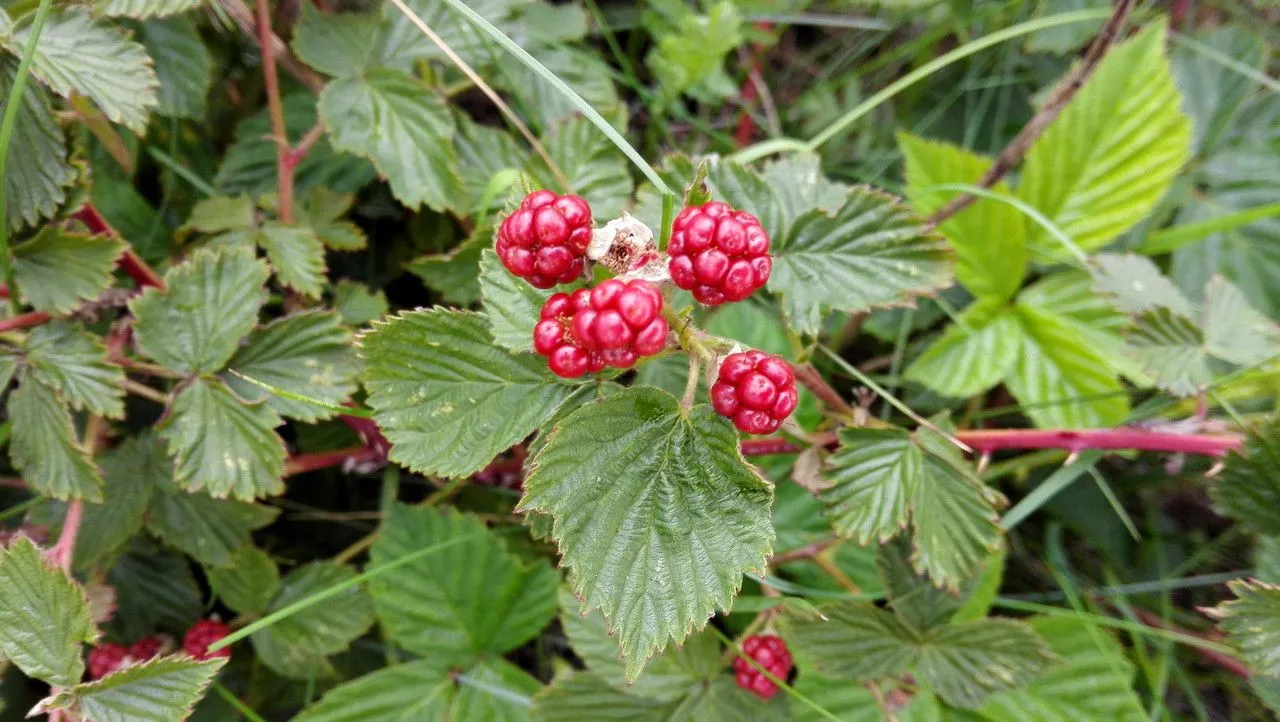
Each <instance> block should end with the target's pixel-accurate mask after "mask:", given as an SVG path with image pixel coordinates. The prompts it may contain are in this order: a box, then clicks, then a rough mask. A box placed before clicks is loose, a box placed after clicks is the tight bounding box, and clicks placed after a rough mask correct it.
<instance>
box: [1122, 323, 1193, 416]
mask: <svg viewBox="0 0 1280 722" xmlns="http://www.w3.org/2000/svg"><path fill="white" fill-rule="evenodd" d="M1127 340H1128V352H1129V354H1130V355H1132V356H1133V357H1134V358H1135V359H1137V361H1138V363H1140V364H1142V369H1143V370H1144V371H1146V372H1147V373H1149V374H1151V376H1152V377H1153V380H1154V382H1155V385H1156V387H1157V388H1161V389H1164V390H1166V391H1168V392H1169V393H1171V394H1173V395H1174V396H1190V395H1192V394H1195V393H1197V392H1199V391H1200V390H1202V389H1204V388H1205V387H1206V386H1208V385H1209V383H1210V382H1211V381H1213V372H1212V371H1211V370H1210V369H1209V357H1208V354H1207V353H1206V351H1205V347H1204V346H1205V344H1204V334H1203V333H1202V332H1201V331H1200V329H1199V328H1198V327H1197V326H1196V324H1195V322H1194V321H1192V320H1191V319H1189V318H1187V317H1186V316H1180V315H1177V314H1175V313H1174V312H1172V311H1170V310H1169V309H1167V308H1163V307H1160V308H1157V309H1155V310H1153V311H1148V312H1146V313H1143V314H1141V315H1139V316H1138V319H1137V323H1136V325H1135V327H1134V329H1133V331H1131V332H1130V333H1129V337H1128V339H1127Z"/></svg>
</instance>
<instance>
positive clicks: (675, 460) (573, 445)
mask: <svg viewBox="0 0 1280 722" xmlns="http://www.w3.org/2000/svg"><path fill="white" fill-rule="evenodd" d="M530 468H531V469H532V471H531V473H530V475H529V476H528V478H526V479H525V487H524V488H525V497H524V499H523V500H522V501H521V503H520V508H521V509H522V510H525V511H538V512H541V513H546V514H550V515H552V516H553V517H554V518H555V524H554V527H553V536H554V537H555V538H556V541H557V542H558V543H559V545H560V554H561V560H562V564H564V565H565V566H567V567H568V568H569V581H570V583H571V584H572V585H573V587H574V589H575V592H576V593H577V594H579V595H581V596H582V598H583V600H584V607H585V608H596V609H600V610H601V611H602V612H603V613H604V615H605V617H606V618H607V619H609V622H610V625H611V626H612V628H613V629H614V630H615V632H616V633H617V635H618V642H619V646H620V648H621V650H622V656H623V658H624V660H625V672H626V677H627V678H628V679H629V680H635V679H636V677H637V676H638V675H639V673H640V670H641V669H642V668H643V666H644V664H645V661H646V660H647V659H648V657H650V656H651V655H653V654H654V653H655V652H658V651H661V650H662V649H663V648H665V647H666V645H667V644H668V643H669V642H675V643H680V642H682V641H683V640H684V638H685V637H687V636H688V635H689V634H690V632H691V631H693V630H695V629H700V628H702V627H703V626H704V625H705V624H706V621H707V618H708V617H710V616H711V615H712V614H713V613H714V612H715V610H716V608H717V607H719V608H721V609H724V608H727V607H728V606H729V603H730V602H731V601H732V599H733V596H734V595H735V594H736V593H737V590H738V589H739V587H740V586H741V584H742V574H743V573H744V572H747V571H750V570H761V571H762V570H763V568H764V564H765V559H766V558H767V557H768V555H769V553H770V548H771V545H772V542H773V528H772V525H771V524H770V523H769V517H768V508H769V504H770V503H771V501H772V499H773V489H772V487H771V485H770V484H769V483H768V482H766V481H765V480H764V479H762V478H761V477H760V475H759V474H758V472H756V470H755V469H753V468H752V467H751V466H749V465H748V464H747V463H746V462H745V460H744V459H743V458H742V453H741V452H740V451H739V450H738V435H737V433H736V432H734V430H733V429H732V427H731V426H730V425H729V423H728V422H727V421H726V420H725V419H723V418H721V417H719V416H717V415H716V414H715V412H714V411H712V410H711V408H710V407H709V406H697V407H695V408H694V409H693V410H692V411H690V412H686V411H684V410H682V409H681V408H680V406H679V404H678V402H677V400H676V399H675V397H673V396H671V395H670V394H668V393H666V392H663V391H659V390H657V389H653V388H645V387H632V388H630V389H626V390H623V391H619V392H618V393H615V394H612V395H610V396H608V397H606V398H604V399H603V400H600V401H597V402H594V403H591V404H588V405H586V406H583V407H581V408H580V409H578V410H577V411H575V412H573V413H572V414H570V415H569V416H568V417H566V418H565V419H564V420H563V421H562V422H561V423H560V424H559V425H558V426H557V427H556V429H555V431H554V432H553V433H552V435H551V437H550V438H549V440H548V441H547V444H546V446H544V447H542V448H541V449H540V450H539V451H538V453H537V455H536V456H535V457H534V459H533V462H532V464H531V467H530ZM659 580H666V581H664V582H660V581H659ZM681 580H682V581H681ZM668 582H669V583H668Z"/></svg>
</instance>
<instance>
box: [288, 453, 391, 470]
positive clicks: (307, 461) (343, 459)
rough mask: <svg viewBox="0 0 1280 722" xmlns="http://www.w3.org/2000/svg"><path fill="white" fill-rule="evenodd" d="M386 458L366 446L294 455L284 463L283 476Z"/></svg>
mask: <svg viewBox="0 0 1280 722" xmlns="http://www.w3.org/2000/svg"><path fill="white" fill-rule="evenodd" d="M384 458H386V457H385V456H383V455H381V454H379V453H378V452H377V451H376V450H374V449H371V448H369V447H367V446H351V447H348V448H345V449H338V450H337V451H325V452H320V453H315V454H294V455H293V456H291V457H289V460H288V461H286V462H285V463H284V475H285V476H293V475H294V474H302V473H305V472H308V471H318V470H320V469H332V468H333V467H335V466H344V465H346V464H349V463H350V464H367V463H372V462H377V461H381V460H382V459H384Z"/></svg>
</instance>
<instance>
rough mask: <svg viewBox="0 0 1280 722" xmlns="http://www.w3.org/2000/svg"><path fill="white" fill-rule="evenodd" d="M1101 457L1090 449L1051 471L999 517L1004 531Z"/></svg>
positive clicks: (1081, 474)
mask: <svg viewBox="0 0 1280 722" xmlns="http://www.w3.org/2000/svg"><path fill="white" fill-rule="evenodd" d="M1101 459H1102V452H1101V451H1098V450H1096V449H1090V450H1089V451H1085V452H1083V453H1081V454H1080V457H1079V458H1078V459H1076V460H1075V461H1073V462H1071V463H1070V464H1067V465H1066V466H1063V467H1061V468H1059V469H1058V470H1057V471H1055V472H1053V473H1052V474H1050V475H1049V476H1048V478H1046V479H1045V480H1044V481H1042V482H1040V485H1039V486H1037V487H1036V488H1034V489H1032V490H1031V493H1030V494H1027V495H1026V496H1024V497H1022V499H1021V500H1019V501H1018V503H1017V504H1014V505H1013V508H1012V509H1010V510H1009V511H1007V512H1005V515H1004V517H1003V518H1001V519H1000V526H1002V527H1004V529H1005V531H1008V530H1010V529H1013V528H1014V527H1016V526H1017V525H1019V524H1021V523H1022V522H1023V521H1024V520H1026V518H1027V517H1029V516H1031V515H1032V514H1034V513H1035V512H1036V511H1037V510H1038V509H1040V507H1042V506H1044V505H1045V504H1046V503H1048V501H1049V500H1050V499H1052V498H1053V497H1055V496H1057V495H1058V492H1060V491H1062V490H1063V489H1065V488H1067V487H1068V486H1070V485H1071V483H1072V482H1074V481H1075V480H1076V479H1079V478H1080V477H1081V476H1083V475H1084V474H1085V473H1086V472H1088V470H1089V469H1092V468H1093V465H1094V464H1097V463H1098V461H1099V460H1101Z"/></svg>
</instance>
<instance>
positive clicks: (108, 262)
mask: <svg viewBox="0 0 1280 722" xmlns="http://www.w3.org/2000/svg"><path fill="white" fill-rule="evenodd" d="M19 155H21V154H19ZM123 252H124V244H123V243H122V242H121V241H118V240H115V239H112V238H107V237H104V236H87V235H81V234H79V233H70V232H67V231H64V230H62V229H60V228H58V227H57V226H46V227H45V228H44V229H43V230H41V231H40V232H39V233H37V234H36V235H35V236H34V237H32V238H31V240H29V241H27V242H25V243H22V244H20V245H17V246H14V248H13V275H14V277H15V280H17V282H18V287H19V288H21V289H22V294H23V295H24V296H26V300H27V303H30V304H31V305H32V306H34V307H35V309H36V310H37V311H47V312H49V313H67V312H69V311H71V310H72V309H74V308H75V307H76V306H77V305H79V304H80V302H81V301H88V300H91V299H95V298H97V297H98V294H100V293H102V292H103V291H104V290H105V289H106V288H107V287H108V286H110V285H111V280H112V279H111V272H112V271H113V270H114V269H115V267H116V261H117V260H118V259H119V258H120V254H121V253H123Z"/></svg>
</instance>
